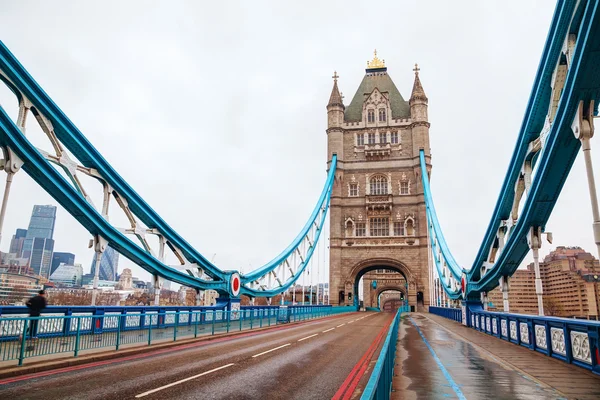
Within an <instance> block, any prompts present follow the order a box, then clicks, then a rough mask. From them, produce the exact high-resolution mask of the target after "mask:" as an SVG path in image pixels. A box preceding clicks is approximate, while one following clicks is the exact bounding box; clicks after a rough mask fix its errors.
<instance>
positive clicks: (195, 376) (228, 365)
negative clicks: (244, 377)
mask: <svg viewBox="0 0 600 400" xmlns="http://www.w3.org/2000/svg"><path fill="white" fill-rule="evenodd" d="M232 365H235V364H233V363H232V364H227V365H222V366H220V367H218V368H214V369H211V370H210V371H206V372H203V373H201V374H198V375H194V376H190V377H189V378H185V379H181V380H179V381H176V382H173V383H169V384H168V385H165V386H161V387H158V388H156V389H152V390H148V391H147V392H144V393H140V394H138V395H137V396H135V398H136V399H139V398H140V397H145V396H148V395H149V394H152V393H156V392H160V391H161V390H164V389H168V388H170V387H173V386H175V385H179V384H181V383H184V382H187V381H191V380H192V379H196V378H200V377H201V376H204V375H208V374H212V373H213V372H217V371H220V370H222V369H225V368H229V367H231V366H232Z"/></svg>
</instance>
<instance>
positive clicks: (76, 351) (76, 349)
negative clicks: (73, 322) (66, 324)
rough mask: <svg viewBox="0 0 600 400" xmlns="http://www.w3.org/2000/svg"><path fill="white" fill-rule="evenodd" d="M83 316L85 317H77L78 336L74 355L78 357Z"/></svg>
mask: <svg viewBox="0 0 600 400" xmlns="http://www.w3.org/2000/svg"><path fill="white" fill-rule="evenodd" d="M71 318H72V317H71ZM81 318H83V317H77V336H76V337H75V354H74V357H77V356H78V355H79V337H80V332H81Z"/></svg>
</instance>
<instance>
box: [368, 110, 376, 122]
mask: <svg viewBox="0 0 600 400" xmlns="http://www.w3.org/2000/svg"><path fill="white" fill-rule="evenodd" d="M367 122H368V123H373V122H375V110H367Z"/></svg>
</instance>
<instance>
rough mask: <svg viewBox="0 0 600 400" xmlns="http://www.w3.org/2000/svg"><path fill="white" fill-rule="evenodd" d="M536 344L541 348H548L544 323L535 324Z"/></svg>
mask: <svg viewBox="0 0 600 400" xmlns="http://www.w3.org/2000/svg"><path fill="white" fill-rule="evenodd" d="M535 345H536V346H537V347H539V348H540V349H544V350H546V349H548V343H547V342H546V327H545V326H544V325H536V326H535Z"/></svg>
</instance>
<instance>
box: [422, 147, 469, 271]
mask: <svg viewBox="0 0 600 400" xmlns="http://www.w3.org/2000/svg"><path fill="white" fill-rule="evenodd" d="M419 158H420V163H421V181H422V183H423V195H424V197H425V208H426V210H427V223H428V226H430V235H429V238H430V242H431V246H432V248H433V247H434V246H435V247H436V249H438V248H439V251H440V254H441V256H442V257H443V258H444V262H445V265H446V266H448V268H449V270H450V272H451V273H452V275H453V276H454V278H455V279H456V280H458V281H460V278H461V276H462V273H463V269H462V268H461V267H460V266H459V265H458V263H457V262H456V260H455V259H454V256H452V253H451V252H450V248H449V247H448V244H447V243H446V239H445V238H444V234H443V232H442V228H441V227H440V223H439V221H438V218H437V214H436V212H435V207H434V203H433V195H432V193H431V188H430V186H429V174H428V173H427V163H426V160H425V152H424V151H423V150H420V151H419Z"/></svg>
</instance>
